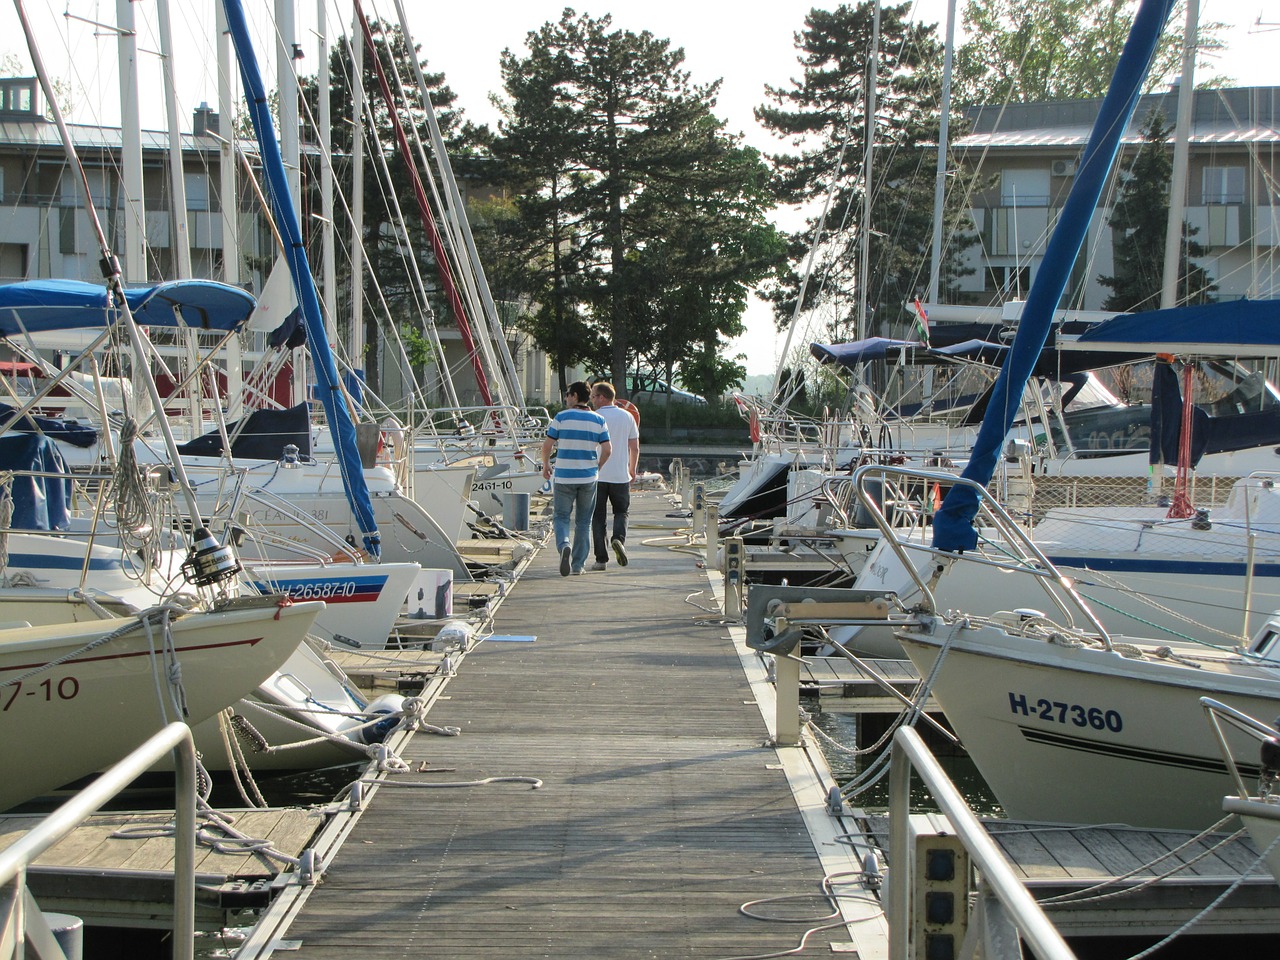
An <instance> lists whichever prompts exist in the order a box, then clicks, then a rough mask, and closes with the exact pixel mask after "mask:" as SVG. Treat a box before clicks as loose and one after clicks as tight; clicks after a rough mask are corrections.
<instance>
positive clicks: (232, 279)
mask: <svg viewBox="0 0 1280 960" xmlns="http://www.w3.org/2000/svg"><path fill="white" fill-rule="evenodd" d="M214 10H215V13H214V29H215V30H216V31H217V34H218V117H219V122H220V124H221V127H220V129H219V131H218V141H219V142H218V153H219V158H220V159H219V162H218V195H219V198H220V203H219V206H220V207H221V208H222V280H223V282H224V283H228V284H230V285H231V286H233V287H238V286H239V285H240V219H239V217H238V216H237V212H238V211H239V208H240V198H239V195H238V193H237V189H238V188H237V186H236V131H235V129H234V124H233V123H232V120H231V118H232V116H233V115H234V114H233V103H234V99H233V98H234V91H233V90H232V77H233V76H234V75H235V61H234V60H232V51H231V34H230V32H229V31H228V30H227V15H226V13H225V11H224V10H223V9H222V4H220V3H219V4H215V5H214ZM243 390H244V368H243V362H242V360H241V357H240V337H239V336H233V337H231V338H230V339H229V340H228V341H227V417H228V419H230V420H239V419H240V415H241V413H242V412H243V406H244V400H243V396H242V394H243Z"/></svg>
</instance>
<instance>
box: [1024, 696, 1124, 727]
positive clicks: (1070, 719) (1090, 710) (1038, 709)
mask: <svg viewBox="0 0 1280 960" xmlns="http://www.w3.org/2000/svg"><path fill="white" fill-rule="evenodd" d="M1009 709H1010V710H1011V711H1012V712H1014V713H1017V714H1020V715H1022V716H1024V717H1038V718H1039V719H1041V720H1049V721H1051V722H1053V723H1069V724H1073V725H1074V726H1077V727H1092V728H1093V729H1094V730H1110V731H1111V732H1112V733H1119V732H1120V731H1121V730H1123V729H1124V719H1123V718H1122V717H1121V716H1120V714H1119V712H1118V711H1115V710H1103V709H1102V708H1101V707H1082V706H1081V705H1080V704H1078V703H1063V702H1062V701H1061V700H1044V699H1040V700H1031V699H1029V698H1028V697H1027V695H1026V694H1023V693H1010V694H1009Z"/></svg>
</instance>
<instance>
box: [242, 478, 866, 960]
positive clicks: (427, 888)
mask: <svg viewBox="0 0 1280 960" xmlns="http://www.w3.org/2000/svg"><path fill="white" fill-rule="evenodd" d="M671 509H672V507H671V505H670V503H669V502H668V501H667V500H666V499H665V498H663V497H662V496H660V495H658V494H656V493H655V494H645V495H641V496H636V497H635V498H634V499H633V507H632V520H633V527H632V532H631V534H630V537H629V543H628V549H629V552H630V556H631V563H630V565H628V566H627V567H619V566H618V565H617V564H616V563H615V562H614V561H613V558H612V557H610V563H609V568H608V570H607V571H605V572H602V573H596V572H591V571H590V570H588V572H587V573H586V574H585V575H584V576H579V577H572V576H571V577H567V578H563V577H561V576H560V575H559V573H558V563H559V558H558V555H557V554H556V551H555V549H554V546H552V547H550V548H548V549H545V550H543V551H541V553H540V554H539V555H538V556H536V557H535V558H534V559H533V560H532V562H531V564H530V566H529V568H528V569H527V570H526V571H525V573H524V575H523V576H522V577H521V579H520V580H519V581H518V582H517V584H516V585H515V587H514V588H513V590H512V595H511V596H510V597H508V598H507V600H506V602H505V603H504V604H503V605H502V606H501V607H500V608H499V610H498V613H497V617H496V621H495V625H494V629H495V633H496V634H499V635H503V636H506V637H509V638H524V639H507V640H501V639H498V638H497V637H494V638H490V639H487V640H485V641H483V642H482V643H480V644H479V645H478V646H476V647H475V648H474V649H473V650H472V651H471V652H470V653H468V654H467V656H466V658H465V661H464V663H463V665H462V669H461V670H460V672H459V675H458V676H457V677H455V678H454V679H452V680H451V681H450V682H449V684H448V686H447V688H446V696H445V697H442V698H441V699H440V700H438V701H437V702H436V703H435V705H434V706H433V707H432V709H431V712H430V715H429V720H430V722H431V723H433V724H437V725H442V726H443V725H454V726H458V727H460V728H461V730H462V733H461V735H460V736H458V737H456V738H441V737H429V736H422V735H418V736H415V737H413V739H412V740H411V741H410V742H409V744H408V745H407V747H406V748H405V749H404V750H403V751H402V756H403V757H404V759H405V760H406V761H409V762H410V763H411V764H412V765H413V766H414V767H415V769H416V768H417V766H418V765H419V764H423V763H425V764H426V772H414V773H411V774H408V775H404V776H400V777H397V778H395V780H394V781H393V782H391V783H390V784H389V785H386V786H380V787H378V788H377V792H376V796H374V797H373V800H372V802H371V803H370V804H369V807H368V809H366V810H365V811H363V812H362V813H361V814H360V816H359V818H358V819H357V820H356V821H355V822H354V824H353V825H352V826H351V828H350V833H349V835H348V836H347V837H346V838H345V841H344V842H343V844H342V847H341V849H340V850H339V851H338V852H337V854H336V856H335V857H334V858H333V860H332V862H331V863H330V864H329V866H328V868H327V870H326V873H325V875H324V878H323V881H322V882H321V883H320V884H319V885H318V886H316V887H314V888H312V889H311V890H310V891H308V894H307V895H306V896H305V897H300V898H299V900H298V904H297V906H296V908H294V912H295V914H296V915H294V916H291V917H290V918H288V920H287V921H284V922H282V923H281V924H280V925H279V926H278V927H277V928H275V929H272V930H268V931H266V932H264V933H262V934H260V938H262V943H261V945H260V946H255V945H254V942H253V941H252V940H251V941H250V943H247V944H246V946H245V947H244V948H242V951H241V954H240V955H241V956H265V955H267V954H269V953H270V952H271V951H272V950H274V949H282V948H286V947H287V949H288V950H289V955H290V956H291V957H298V958H299V960H310V958H329V957H333V958H343V960H347V958H350V957H353V956H377V957H388V956H398V955H401V954H408V953H409V952H410V951H412V952H413V953H415V954H418V953H422V954H426V955H430V956H432V957H440V958H446V957H466V958H476V957H503V958H513V957H556V958H571V957H584V958H586V957H590V958H593V960H595V958H599V957H611V958H626V957H663V958H678V957H691V958H692V957H696V958H714V957H739V956H743V955H754V954H760V953H770V952H773V951H778V950H787V949H790V948H792V947H794V946H796V944H797V942H798V940H799V938H800V936H801V934H802V933H803V932H804V930H805V929H806V928H807V927H816V926H819V925H821V924H823V923H824V922H825V923H830V922H831V921H830V918H829V915H830V913H831V908H830V905H829V903H828V902H827V900H826V899H825V898H824V897H823V896H822V894H821V884H822V880H823V875H824V869H829V867H828V868H824V865H823V862H822V861H821V860H820V859H819V856H818V853H817V851H816V850H815V846H814V841H813V840H811V839H810V833H809V831H808V830H807V829H806V816H807V814H806V812H805V811H804V810H803V809H801V807H803V806H804V804H801V807H798V806H797V799H796V796H795V795H794V794H793V791H792V788H791V786H790V784H789V777H791V774H790V773H789V772H788V771H787V770H786V769H785V768H786V767H787V766H788V765H789V764H794V763H796V758H795V756H794V755H795V754H797V753H799V752H800V751H796V750H791V751H778V750H775V749H774V748H772V747H771V746H768V745H767V744H768V739H769V733H768V730H767V728H766V724H765V722H764V720H763V719H762V716H761V709H760V707H759V706H757V702H756V701H757V698H758V696H759V686H760V685H759V684H753V683H752V682H751V681H750V680H749V679H748V675H747V674H746V673H745V672H744V669H743V664H742V662H741V661H740V659H739V653H738V650H737V649H736V647H735V644H734V642H733V640H732V639H731V638H730V636H729V631H728V630H727V629H726V627H725V626H724V625H723V624H721V623H720V622H719V620H718V608H716V610H717V612H710V608H711V607H713V606H714V605H715V604H714V600H713V599H712V598H711V596H710V594H709V591H708V580H707V575H706V573H705V572H704V571H703V570H702V569H700V565H699V564H698V559H699V558H698V557H696V556H694V555H693V554H692V553H690V552H683V553H682V552H672V551H671V550H670V549H669V546H672V545H676V543H675V541H678V539H679V538H678V537H671V536H669V535H667V534H664V533H663V532H662V530H661V526H662V525H663V524H664V523H665V525H666V528H667V529H668V530H669V529H670V526H671V524H670V521H669V519H667V518H666V513H667V512H668V511H670V510H671ZM646 537H652V538H654V541H655V542H650V543H646V542H644V541H645V538H646ZM664 538H665V539H664ZM687 600H689V601H690V602H686V601H687ZM530 637H536V639H533V640H530V639H528V638H530ZM782 753H790V754H792V757H791V758H790V759H784V760H780V754H782ZM502 777H534V778H538V779H539V780H541V781H542V786H541V787H540V788H537V789H533V788H531V786H530V785H529V784H528V783H522V782H491V783H484V784H477V785H472V786H461V787H450V786H449V785H450V784H455V783H469V782H473V781H481V780H485V779H486V778H502ZM421 784H437V785H439V786H437V787H436V788H430V787H423V786H415V785H421ZM819 807H820V804H819ZM809 812H810V813H811V812H812V811H809ZM823 816H825V814H823ZM827 819H828V820H831V819H832V818H829V817H827ZM832 822H838V821H832ZM830 846H833V847H834V846H838V845H837V844H834V843H832V844H830ZM852 862H855V863H856V859H854V860H852ZM772 897H789V898H793V899H790V900H786V901H783V902H780V903H776V904H763V905H760V906H758V907H756V908H755V909H756V911H757V912H759V913H762V914H765V915H768V916H771V917H779V918H797V917H799V918H810V917H811V918H815V919H814V920H813V922H809V923H805V922H801V923H796V922H767V921H762V920H759V919H753V918H751V917H748V916H746V915H744V914H743V913H742V912H741V911H740V910H739V908H740V907H741V906H742V905H743V904H746V903H748V902H749V901H756V900H761V899H765V898H772ZM865 912H866V913H868V914H869V915H870V916H872V917H873V918H876V921H875V922H879V920H878V914H879V911H878V909H877V908H876V907H875V906H874V904H872V905H871V906H870V909H868V910H867V911H865ZM810 943H812V944H828V943H831V944H835V945H837V947H836V948H837V949H838V948H839V947H840V946H844V947H845V948H846V949H852V947H853V944H852V943H851V940H850V932H849V930H847V929H846V928H845V927H844V926H843V925H840V924H837V925H835V926H834V927H833V928H830V929H826V930H823V931H821V932H818V933H816V934H815V935H814V937H813V938H812V939H811V940H810ZM817 949H819V950H821V951H829V950H831V949H832V948H831V947H826V946H820V947H817ZM874 953H875V951H872V952H871V954H869V953H867V952H863V953H862V955H863V956H864V957H866V956H869V955H872V954H874Z"/></svg>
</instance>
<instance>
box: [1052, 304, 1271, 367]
mask: <svg viewBox="0 0 1280 960" xmlns="http://www.w3.org/2000/svg"><path fill="white" fill-rule="evenodd" d="M1071 349H1081V350H1083V349H1091V350H1095V351H1096V350H1116V351H1118V352H1125V353H1173V354H1182V355H1186V354H1212V355H1214V356H1237V357H1244V356H1271V357H1274V356H1276V355H1277V354H1280V300H1226V301H1223V302H1222V303H1206V304H1202V305H1200V306H1196V307H1171V308H1170V309H1168V310H1148V311H1146V312H1144V313H1127V314H1123V315H1121V316H1118V317H1115V318H1114V319H1112V320H1108V321H1106V322H1105V323H1099V324H1097V325H1095V326H1094V327H1093V328H1092V329H1090V330H1088V331H1086V332H1085V333H1082V334H1081V335H1080V337H1079V338H1078V339H1077V340H1076V345H1073V346H1072V347H1071Z"/></svg>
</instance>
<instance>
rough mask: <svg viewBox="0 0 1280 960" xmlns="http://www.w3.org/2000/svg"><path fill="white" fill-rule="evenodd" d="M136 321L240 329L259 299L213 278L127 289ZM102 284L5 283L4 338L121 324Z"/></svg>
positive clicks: (0, 312) (0, 287) (0, 295)
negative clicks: (109, 305)
mask: <svg viewBox="0 0 1280 960" xmlns="http://www.w3.org/2000/svg"><path fill="white" fill-rule="evenodd" d="M124 295H125V299H126V300H127V301H128V303H129V309H130V310H131V311H133V316H134V319H135V320H137V322H138V323H139V324H141V325H143V326H148V327H182V328H184V329H189V330H210V331H218V332H227V331H230V330H235V329H236V328H237V327H239V326H240V325H241V324H242V323H244V322H245V321H246V320H247V319H249V314H250V313H252V312H253V306H254V299H253V296H252V295H251V294H249V293H247V292H245V291H244V290H241V289H240V288H239V287H232V286H229V285H228V284H225V283H217V282H216V281H213V280H175V281H172V282H169V283H159V284H156V285H154V286H150V287H127V288H125V293H124ZM117 317H118V309H117V308H116V307H115V306H114V305H113V306H111V307H110V308H108V305H107V290H106V287H105V286H104V285H102V284H97V283H85V282H83V281H80V280H27V281H24V282H22V283H6V284H0V336H4V337H12V336H15V335H18V334H22V333H24V332H25V333H45V332H49V331H54V330H84V329H95V328H101V327H105V326H108V325H110V324H112V323H115V322H116V320H117Z"/></svg>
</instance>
